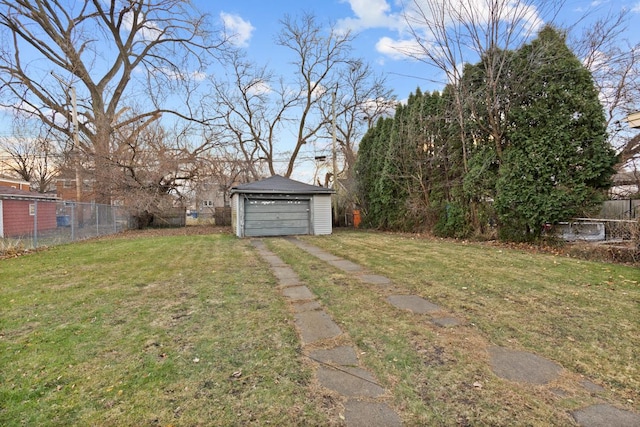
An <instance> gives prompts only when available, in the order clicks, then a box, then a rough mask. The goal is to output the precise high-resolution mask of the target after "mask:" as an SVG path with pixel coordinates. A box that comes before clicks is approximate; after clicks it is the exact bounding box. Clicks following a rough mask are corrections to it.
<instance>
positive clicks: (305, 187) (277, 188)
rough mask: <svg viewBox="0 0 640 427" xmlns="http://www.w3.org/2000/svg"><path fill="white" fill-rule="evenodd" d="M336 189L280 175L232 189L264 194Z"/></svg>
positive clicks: (323, 191)
mask: <svg viewBox="0 0 640 427" xmlns="http://www.w3.org/2000/svg"><path fill="white" fill-rule="evenodd" d="M334 192H335V191H334V190H333V189H332V188H326V187H319V186H317V185H310V184H305V183H304V182H299V181H294V180H293V179H289V178H285V177H283V176H280V175H274V176H272V177H270V178H267V179H263V180H262V181H256V182H251V183H249V184H242V185H238V186H236V187H233V188H232V189H231V194H233V193H243V194H246V193H262V194H267V193H268V194H330V193H334Z"/></svg>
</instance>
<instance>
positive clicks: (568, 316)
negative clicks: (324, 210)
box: [273, 232, 640, 424]
mask: <svg viewBox="0 0 640 427" xmlns="http://www.w3.org/2000/svg"><path fill="white" fill-rule="evenodd" d="M307 240H308V241H309V242H311V243H313V244H314V245H317V246H319V247H322V248H324V249H326V250H328V251H330V252H332V253H334V254H336V255H339V256H341V257H344V258H347V259H350V260H352V261H355V262H357V263H360V264H361V265H363V266H365V267H366V268H367V269H368V270H370V271H372V272H375V273H378V274H382V275H385V276H386V277H389V278H390V279H392V281H393V282H394V283H395V284H397V285H399V286H400V288H401V289H403V290H404V292H406V293H412V294H417V295H421V296H423V297H424V298H426V299H428V300H430V301H432V302H434V303H437V304H439V305H440V306H442V307H445V308H446V309H447V310H448V311H449V312H450V313H452V314H454V315H455V316H457V317H459V318H463V319H466V321H467V322H468V326H467V327H466V328H462V329H466V331H463V332H460V333H458V332H453V331H449V330H443V329H438V328H434V327H432V326H431V325H429V326H428V327H426V326H425V325H424V324H423V323H421V321H419V320H417V319H416V318H415V316H408V315H407V314H406V313H398V312H393V311H390V309H389V308H388V307H386V306H385V305H384V304H381V303H380V301H381V299H382V298H381V297H383V296H384V292H381V291H380V290H379V289H377V290H376V289H372V287H371V286H364V285H361V284H359V283H358V281H354V280H352V279H351V278H349V277H348V276H347V275H344V274H341V273H340V272H334V273H333V278H332V279H330V280H327V281H325V282H326V283H323V284H321V285H318V286H317V288H319V289H317V290H316V292H319V293H320V294H322V293H326V296H325V297H324V301H325V302H326V304H327V305H328V307H329V308H330V310H331V311H333V312H335V313H336V315H337V316H338V317H340V318H341V319H343V320H344V321H351V322H352V323H353V325H352V326H351V327H350V333H352V335H353V336H354V337H356V339H357V340H358V339H359V340H361V341H363V343H364V345H365V347H371V345H369V344H368V343H367V342H366V340H369V341H372V342H375V343H376V345H377V346H379V348H375V352H376V353H377V356H376V357H375V358H372V359H376V360H377V359H385V358H387V359H388V358H389V357H391V354H392V353H394V352H395V351H396V350H394V347H397V346H403V347H404V348H411V345H412V343H415V342H416V341H419V345H417V347H416V345H413V347H414V350H415V351H417V354H418V355H419V354H420V353H421V352H423V353H425V354H426V356H425V357H426V359H427V363H428V360H429V358H433V354H432V355H429V352H431V353H434V352H436V353H439V354H440V355H443V357H444V358H445V359H447V358H448V359H449V360H455V368H454V370H453V371H451V366H447V369H446V370H445V371H443V372H442V373H441V375H442V377H439V378H438V379H436V380H435V388H442V389H443V390H444V389H447V385H448V384H451V383H450V382H449V380H450V377H451V376H456V375H457V374H460V373H462V372H464V371H466V370H468V369H471V368H470V366H472V365H477V370H476V372H475V377H476V378H481V377H482V378H484V379H485V381H492V382H495V380H494V379H493V378H492V377H491V375H488V374H487V371H486V359H487V357H486V346H488V345H492V344H495V345H501V346H505V347H509V348H514V349H519V350H525V351H531V352H534V353H537V354H540V355H542V356H545V357H547V358H550V359H552V360H554V361H556V362H558V363H560V364H561V365H562V366H564V367H565V368H566V370H567V372H566V373H565V377H566V381H564V382H563V383H561V384H552V385H551V386H550V387H556V386H558V387H559V388H563V389H566V390H570V391H572V392H576V393H577V395H578V397H579V398H578V400H577V401H576V400H575V399H573V398H567V399H561V400H560V407H563V406H564V409H573V408H574V407H575V406H579V405H581V404H586V403H588V402H589V396H584V393H582V394H581V393H580V387H575V388H574V387H572V386H573V385H575V382H576V381H579V380H580V379H582V378H585V379H590V380H592V381H594V382H596V383H598V384H600V385H602V386H604V387H605V388H606V389H607V390H608V392H607V393H608V394H607V396H608V398H610V399H611V402H613V403H617V404H620V405H626V406H627V407H629V408H632V409H635V410H638V409H639V408H640V352H638V348H640V270H638V269H637V268H635V267H628V266H623V265H613V264H606V263H595V262H585V261H581V260H577V259H571V258H566V257H561V256H553V255H546V254H533V253H530V252H526V251H520V250H511V249H507V248H502V247H495V246H489V245H481V244H465V243H460V242H451V241H443V240H435V239H433V240H432V239H420V238H415V237H411V236H400V235H394V234H385V233H364V232H343V233H336V234H334V235H333V236H331V237H316V238H307ZM273 244H275V245H277V246H278V247H280V250H281V251H283V253H285V254H287V255H286V256H287V257H289V261H290V262H291V263H293V264H294V265H298V266H299V268H304V267H302V266H304V265H313V263H316V261H315V260H313V259H310V258H307V256H306V255H305V254H301V253H300V251H299V250H296V249H295V248H291V247H287V246H286V245H284V243H283V242H278V243H275V242H274V243H273ZM307 263H311V264H307ZM317 271H318V270H317V268H311V269H307V270H304V269H303V271H301V274H303V275H305V276H306V277H307V280H308V282H309V283H312V284H313V283H316V282H317V281H322V280H323V279H322V277H321V276H317V275H314V273H315V272H317ZM331 282H338V283H340V282H342V283H344V284H345V285H346V286H339V287H336V286H333V287H332V286H331ZM328 289H330V290H329V291H327V290H328ZM365 298H366V300H365ZM367 312H371V313H370V314H366V313H367ZM387 318H388V320H386V319H387ZM349 319H352V320H349ZM394 319H401V321H400V322H397V321H394ZM371 324H373V325H375V326H374V327H371V326H365V325H371ZM401 328H406V329H407V330H406V331H402V332H399V331H400V330H401ZM364 329H366V331H365V332H363V331H362V330H364ZM376 329H377V330H379V331H380V332H379V333H377V332H376ZM391 329H393V332H392V333H391V334H388V333H386V332H385V331H388V330H391ZM425 329H426V331H425ZM361 335H362V338H358V337H360V336H361ZM460 335H462V337H461V336H460ZM416 337H418V338H417V339H416ZM442 337H445V339H444V341H445V342H442V341H443V340H442ZM447 340H448V342H447ZM381 341H387V342H388V343H386V344H383V345H380V344H379V343H380V342H381ZM396 342H397V343H398V344H394V343H396ZM471 342H473V345H469V343H471ZM425 343H427V344H425ZM425 345H426V347H427V348H426V350H425V348H418V347H420V346H422V347H424V346H425ZM438 348H442V349H444V350H442V351H441V350H438ZM401 353H402V352H401ZM408 354H409V355H410V356H411V357H409V358H412V357H413V358H415V357H418V359H420V357H419V356H416V354H415V353H411V352H410V351H409V352H408ZM407 357H408V356H405V358H407ZM422 359H424V357H423V358H422ZM474 359H475V360H474ZM478 359H480V360H481V363H480V364H477V360H478ZM422 362H424V361H422ZM422 362H421V361H420V360H414V362H413V363H412V367H411V368H410V369H409V370H407V371H406V372H404V373H403V374H399V375H404V376H406V377H407V378H408V377H409V376H411V375H416V371H415V370H416V369H420V363H422ZM371 363H372V364H375V363H377V362H375V361H374V360H372V361H371ZM438 363H439V362H438ZM467 363H469V365H468V366H467V367H464V366H462V365H463V364H467ZM445 365H448V363H445ZM386 368H388V365H387V366H386ZM384 369H385V368H380V372H381V374H382V373H383V372H384ZM425 375H426V376H427V377H431V376H433V375H434V370H433V369H430V370H429V372H426V373H425ZM465 376H466V377H467V379H469V378H474V376H473V375H472V372H471V371H469V372H466V373H465V374H464V375H462V376H461V377H460V378H464V377H465ZM410 381H411V380H410ZM430 381H434V379H433V378H432V379H431V380H430ZM471 382H473V381H471ZM465 384H468V381H467V382H465ZM400 385H402V382H401V383H400ZM417 386H418V385H417V384H415V383H411V385H410V386H408V387H407V389H410V390H413V391H415V390H416V388H417ZM448 388H449V390H447V393H451V392H452V391H451V388H452V387H448ZM453 388H455V387H453ZM467 391H468V390H467ZM483 391H484V392H486V391H487V390H486V388H485V389H484V390H483ZM538 391H539V390H538ZM430 392H432V390H430ZM509 392H510V391H506V390H501V392H500V393H509ZM538 397H540V396H538ZM546 398H547V399H549V398H553V399H556V397H555V396H553V395H551V397H549V396H547V397H546ZM401 399H403V400H404V399H405V397H404V396H403V397H402V398H401ZM523 399H524V400H523V402H524V401H526V397H523ZM539 406H540V404H539V403H535V402H531V401H529V402H527V403H526V404H525V407H524V408H529V407H533V408H536V407H539ZM503 409H504V408H503ZM427 411H428V410H427ZM523 411H524V409H523ZM527 411H529V413H530V414H533V413H534V412H535V410H531V409H527ZM545 411H546V410H542V409H541V412H540V413H539V414H538V415H539V418H538V419H539V420H543V419H544V418H545ZM453 415H455V414H449V416H453ZM520 415H521V414H520ZM547 415H548V414H547ZM556 415H557V414H556ZM534 419H535V418H534ZM482 420H483V422H487V420H486V419H483V418H482ZM495 422H496V421H495V420H493V421H491V423H495ZM560 424H562V422H560Z"/></svg>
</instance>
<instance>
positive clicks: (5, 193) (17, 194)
mask: <svg viewBox="0 0 640 427" xmlns="http://www.w3.org/2000/svg"><path fill="white" fill-rule="evenodd" d="M0 199H22V200H25V199H28V200H58V197H56V196H52V195H51V194H45V193H35V192H33V191H25V190H18V189H17V188H13V187H1V186H0Z"/></svg>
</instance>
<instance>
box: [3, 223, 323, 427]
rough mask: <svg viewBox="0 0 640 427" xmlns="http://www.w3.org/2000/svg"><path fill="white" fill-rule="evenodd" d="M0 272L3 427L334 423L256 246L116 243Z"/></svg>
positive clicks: (15, 263)
mask: <svg viewBox="0 0 640 427" xmlns="http://www.w3.org/2000/svg"><path fill="white" fill-rule="evenodd" d="M0 271H1V273H0V274H1V276H2V279H1V284H0V307H2V315H1V319H0V334H1V335H0V425H3V426H12V425H163V426H166V425H246V424H251V423H255V424H264V422H265V420H267V421H269V422H271V423H273V424H274V425H279V424H280V425H287V424H289V425H292V424H295V423H297V422H299V421H300V420H303V421H305V420H306V421H307V422H308V423H310V424H315V423H317V424H322V423H324V422H326V416H325V415H324V414H323V413H322V412H321V411H319V410H318V408H317V405H315V404H314V397H313V396H310V392H309V387H308V383H309V381H310V378H311V371H310V370H309V368H308V366H307V365H306V364H305V363H306V361H305V360H304V359H303V358H301V357H300V355H299V351H300V350H299V343H298V340H297V335H296V332H295V329H294V328H293V326H292V322H291V314H290V312H289V310H288V307H287V306H286V305H285V303H284V302H283V300H282V298H281V297H280V296H279V293H278V292H277V291H276V290H275V288H274V285H275V281H274V279H273V277H272V276H271V275H270V272H269V271H268V269H267V268H265V266H264V265H263V264H262V263H261V262H260V261H259V260H258V259H256V257H255V255H254V253H253V252H252V250H251V249H249V247H248V245H247V242H244V241H240V240H237V239H235V238H234V237H231V236H228V235H215V236H181V237H161V238H160V237H159V238H137V239H133V240H128V239H114V240H105V241H97V242H91V243H82V244H76V245H68V246H62V247H57V248H54V249H51V250H48V251H46V252H41V253H37V254H33V255H30V256H25V257H21V258H16V259H6V260H0ZM234 373H235V375H234Z"/></svg>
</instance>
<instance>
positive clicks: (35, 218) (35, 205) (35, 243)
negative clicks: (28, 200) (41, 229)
mask: <svg viewBox="0 0 640 427" xmlns="http://www.w3.org/2000/svg"><path fill="white" fill-rule="evenodd" d="M33 247H34V249H35V248H37V247H38V201H37V200H34V201H33Z"/></svg>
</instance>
